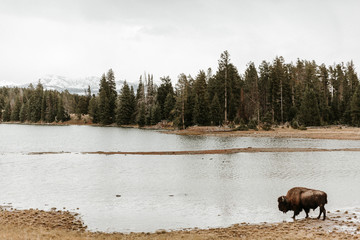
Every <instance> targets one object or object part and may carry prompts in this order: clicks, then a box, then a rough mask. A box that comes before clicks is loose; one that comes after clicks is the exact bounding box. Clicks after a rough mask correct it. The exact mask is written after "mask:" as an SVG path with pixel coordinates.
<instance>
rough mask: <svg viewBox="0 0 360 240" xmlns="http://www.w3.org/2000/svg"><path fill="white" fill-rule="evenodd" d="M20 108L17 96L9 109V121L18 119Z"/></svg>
mask: <svg viewBox="0 0 360 240" xmlns="http://www.w3.org/2000/svg"><path fill="white" fill-rule="evenodd" d="M20 110H21V101H20V99H19V97H17V98H16V101H15V105H14V108H13V110H12V111H11V121H15V122H16V121H19V120H20Z"/></svg>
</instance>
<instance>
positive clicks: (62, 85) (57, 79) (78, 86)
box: [0, 75, 137, 95]
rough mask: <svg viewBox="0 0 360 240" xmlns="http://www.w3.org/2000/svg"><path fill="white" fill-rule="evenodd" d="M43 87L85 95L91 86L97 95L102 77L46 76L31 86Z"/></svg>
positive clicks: (117, 85)
mask: <svg viewBox="0 0 360 240" xmlns="http://www.w3.org/2000/svg"><path fill="white" fill-rule="evenodd" d="M39 81H40V83H41V84H42V85H43V87H44V89H47V90H57V91H59V92H62V91H65V90H68V91H69V92H70V93H76V94H81V95H83V94H85V90H87V89H88V86H90V89H91V93H94V94H97V93H98V92H99V84H100V77H94V76H92V77H85V78H68V77H64V76H58V75H46V76H44V77H42V78H40V79H39V80H38V81H36V82H31V84H32V85H33V86H34V87H36V85H37V84H38V82H39ZM123 84H124V81H122V80H117V81H116V89H117V90H118V91H120V89H121V87H122V86H123ZM128 84H129V86H133V87H134V89H136V87H137V85H136V84H135V83H129V82H128ZM29 85H30V83H26V84H21V85H19V84H14V83H9V82H0V86H18V87H24V88H26V87H28V86H29Z"/></svg>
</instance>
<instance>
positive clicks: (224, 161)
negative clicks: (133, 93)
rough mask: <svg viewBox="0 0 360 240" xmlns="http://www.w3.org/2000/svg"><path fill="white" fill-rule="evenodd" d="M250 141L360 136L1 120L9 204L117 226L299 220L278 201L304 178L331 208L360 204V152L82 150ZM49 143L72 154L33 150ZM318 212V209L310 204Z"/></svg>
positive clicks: (1, 167) (2, 181) (321, 144)
mask: <svg viewBox="0 0 360 240" xmlns="http://www.w3.org/2000/svg"><path fill="white" fill-rule="evenodd" d="M241 147H312V148H352V147H360V142H359V141H347V140H346V141H344V140H312V139H280V138H252V137H246V138H240V137H204V136H177V135H172V134H164V133H159V132H157V131H150V130H139V129H125V128H107V127H90V126H31V125H8V124H0V205H11V206H13V207H15V208H19V209H28V208H39V209H45V210H47V209H50V208H52V207H56V208H58V209H63V208H64V207H65V208H66V209H67V210H71V211H75V212H78V213H80V215H81V217H82V219H83V220H84V222H85V224H86V225H87V226H88V227H89V229H90V230H94V231H95V230H100V231H108V232H112V231H118V232H131V231H133V232H142V231H155V230H157V229H182V228H194V227H199V228H207V227H225V226H229V225H231V224H235V223H241V222H249V223H260V222H279V221H283V220H290V219H291V216H292V213H290V212H289V213H288V214H283V213H281V212H280V211H279V210H278V209H277V198H278V197H279V196H280V195H285V194H286V192H287V190H288V189H290V188H291V187H294V186H305V187H310V188H316V189H321V190H324V191H325V192H327V193H328V202H329V203H328V204H327V205H326V208H327V210H330V211H334V210H337V209H349V210H350V209H358V208H360V184H359V183H360V160H359V159H360V152H306V153H237V154H229V155H177V156H141V155H109V156H106V155H86V154H81V152H85V151H164V150H201V149H225V148H241ZM41 151H43V152H60V151H64V152H69V153H64V154H49V155H28V153H29V152H41ZM116 195H121V196H120V197H119V196H118V197H117V196H116ZM77 208H78V209H77ZM317 215H318V209H317V210H316V212H315V213H313V212H311V213H310V216H313V217H315V216H317ZM304 216H305V214H304V212H302V213H301V214H300V216H299V217H300V218H302V217H304Z"/></svg>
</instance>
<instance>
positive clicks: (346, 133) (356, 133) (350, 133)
mask: <svg viewBox="0 0 360 240" xmlns="http://www.w3.org/2000/svg"><path fill="white" fill-rule="evenodd" d="M166 133H170V134H178V135H205V136H227V137H270V138H311V139H337V140H360V128H356V127H347V126H327V127H309V128H308V129H307V130H297V129H293V128H291V127H277V128H274V129H273V130H271V131H264V130H258V131H255V130H249V131H232V129H229V128H225V127H189V128H187V129H185V130H173V131H167V132H166Z"/></svg>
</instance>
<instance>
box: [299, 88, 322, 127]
mask: <svg viewBox="0 0 360 240" xmlns="http://www.w3.org/2000/svg"><path fill="white" fill-rule="evenodd" d="M299 114H300V115H299V120H300V122H301V123H302V124H304V125H305V126H319V125H320V113H319V106H318V100H317V97H316V95H315V92H314V90H312V89H307V90H306V91H305V95H304V98H303V100H302V103H301V107H300V113H299Z"/></svg>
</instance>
